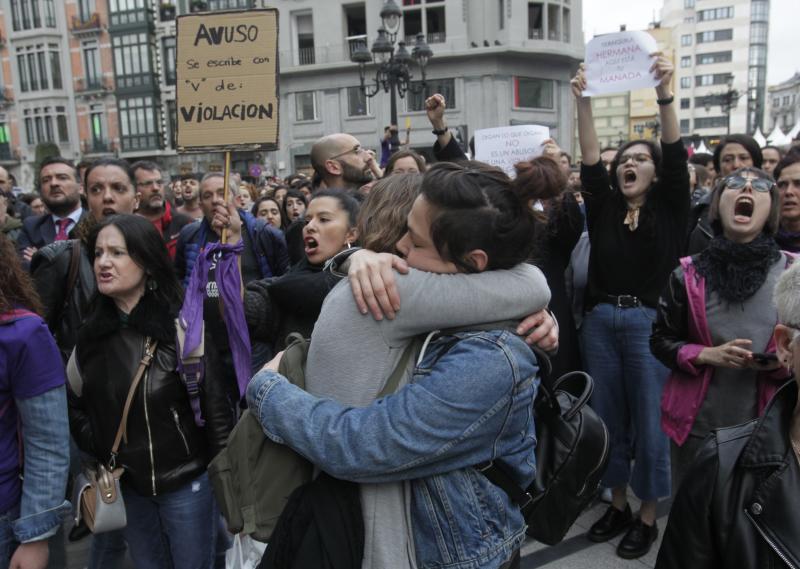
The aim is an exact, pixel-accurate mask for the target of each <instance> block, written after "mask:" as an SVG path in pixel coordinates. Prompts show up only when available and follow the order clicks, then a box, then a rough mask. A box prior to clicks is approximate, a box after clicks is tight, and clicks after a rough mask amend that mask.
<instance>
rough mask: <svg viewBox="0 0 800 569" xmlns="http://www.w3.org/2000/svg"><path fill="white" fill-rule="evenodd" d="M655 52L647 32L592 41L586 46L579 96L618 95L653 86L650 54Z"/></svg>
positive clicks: (607, 36) (618, 34)
mask: <svg viewBox="0 0 800 569" xmlns="http://www.w3.org/2000/svg"><path fill="white" fill-rule="evenodd" d="M657 49H658V47H657V45H656V40H655V39H654V38H653V36H651V35H650V34H648V33H647V32H639V31H634V32H618V33H615V34H605V35H602V36H598V37H596V38H593V39H592V40H590V41H589V43H588V44H586V60H585V61H586V67H585V73H586V82H585V86H584V88H583V92H582V95H583V96H584V97H591V96H593V95H602V94H605V93H622V92H626V91H632V90H634V89H642V88H644V87H655V86H656V85H658V84H659V82H660V78H657V77H656V76H655V74H654V67H653V65H654V61H653V57H652V55H651V54H653V53H654V52H656V51H657Z"/></svg>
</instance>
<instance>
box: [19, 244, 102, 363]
mask: <svg viewBox="0 0 800 569" xmlns="http://www.w3.org/2000/svg"><path fill="white" fill-rule="evenodd" d="M78 246H79V247H80V264H79V265H78V275H77V278H76V280H75V286H74V287H73V289H72V291H68V290H67V285H68V283H67V280H68V277H69V267H70V261H71V257H72V249H73V247H78ZM31 274H32V275H33V282H34V285H35V286H36V292H37V293H39V298H41V300H42V305H43V306H44V319H45V321H46V322H47V326H48V327H49V328H50V331H51V332H52V333H53V335H54V336H55V338H56V343H57V344H58V348H59V349H60V350H61V355H62V357H64V361H65V362H66V360H67V358H69V354H70V353H71V352H72V348H73V347H74V346H75V341H76V339H77V336H78V328H79V327H80V325H81V323H82V322H83V318H84V316H85V315H86V310H87V307H88V305H89V301H90V300H91V298H92V296H93V295H94V293H95V291H96V290H97V283H96V281H95V278H94V270H93V269H92V263H91V262H90V261H89V255H88V254H87V251H86V244H85V243H82V242H81V241H80V240H78V239H70V240H69V241H56V242H55V243H51V244H50V245H47V246H46V247H43V248H42V249H39V251H37V252H36V254H35V255H34V256H33V259H32V260H31Z"/></svg>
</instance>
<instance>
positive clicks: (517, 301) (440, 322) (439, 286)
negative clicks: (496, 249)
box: [384, 263, 550, 339]
mask: <svg viewBox="0 0 800 569" xmlns="http://www.w3.org/2000/svg"><path fill="white" fill-rule="evenodd" d="M397 287H398V292H399V294H400V298H401V303H402V304H401V309H400V311H399V312H398V313H397V317H396V319H395V320H394V321H391V322H392V323H391V324H388V323H387V326H390V327H392V329H393V332H389V331H388V329H387V331H386V332H384V333H391V334H393V335H395V336H397V338H401V339H405V338H410V337H412V336H416V335H417V334H420V333H422V332H429V331H430V330H437V329H442V328H452V327H457V326H469V325H470V324H483V323H485V322H496V321H498V320H517V319H522V318H524V317H525V316H528V315H529V314H532V313H534V312H538V311H539V310H542V309H544V308H546V307H547V305H548V303H549V302H550V288H549V286H548V285H547V279H546V278H545V276H544V274H543V273H542V271H541V270H540V269H539V268H538V267H536V266H534V265H530V264H528V263H520V264H519V265H517V266H516V267H514V268H512V269H508V270H499V271H484V272H482V273H476V274H464V273H461V274H449V275H445V274H436V273H428V272H423V271H417V270H413V269H412V270H411V271H410V272H409V274H407V275H397Z"/></svg>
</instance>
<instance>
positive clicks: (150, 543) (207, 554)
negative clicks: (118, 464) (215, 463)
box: [122, 473, 218, 569]
mask: <svg viewBox="0 0 800 569" xmlns="http://www.w3.org/2000/svg"><path fill="white" fill-rule="evenodd" d="M123 480H124V479H123ZM122 495H123V497H124V499H125V513H126V515H127V518H128V525H127V526H126V527H125V529H124V530H123V531H124V534H125V541H127V542H128V548H129V550H130V556H131V558H132V559H133V562H134V565H135V566H136V567H137V569H173V568H174V569H213V567H214V554H215V549H216V548H215V544H216V540H217V539H216V538H217V528H218V523H217V518H218V513H217V506H216V502H215V501H214V492H213V491H212V489H211V483H210V482H209V480H208V474H205V473H204V474H202V475H201V476H199V477H198V478H196V479H194V480H192V481H191V482H188V483H186V484H185V485H184V486H182V487H181V488H179V489H177V490H175V491H173V492H169V493H168V494H162V495H159V496H142V495H140V494H137V493H136V491H134V490H133V488H131V487H130V486H127V485H125V484H124V482H123V485H122Z"/></svg>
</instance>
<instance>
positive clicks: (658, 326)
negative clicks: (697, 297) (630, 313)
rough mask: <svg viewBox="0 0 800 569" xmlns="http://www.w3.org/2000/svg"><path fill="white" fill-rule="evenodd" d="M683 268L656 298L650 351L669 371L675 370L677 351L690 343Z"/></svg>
mask: <svg viewBox="0 0 800 569" xmlns="http://www.w3.org/2000/svg"><path fill="white" fill-rule="evenodd" d="M685 282H686V281H685V275H684V274H683V267H682V266H681V265H678V267H677V268H676V269H675V270H674V271H672V273H671V274H670V275H669V279H667V286H666V287H665V288H664V290H663V291H662V293H661V296H660V297H659V299H658V308H657V313H656V321H655V322H654V323H653V332H652V334H651V335H650V351H651V352H652V353H653V355H654V356H655V357H656V358H657V359H658V361H660V362H661V363H662V364H664V365H665V366H667V367H668V368H670V369H671V370H673V371H674V370H677V369H678V352H679V351H680V349H681V348H682V347H683V346H684V345H686V343H687V342H688V341H689V340H688V338H689V306H688V305H689V300H688V298H687V297H686V284H685Z"/></svg>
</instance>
